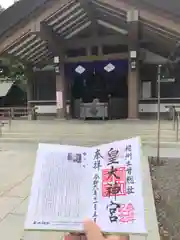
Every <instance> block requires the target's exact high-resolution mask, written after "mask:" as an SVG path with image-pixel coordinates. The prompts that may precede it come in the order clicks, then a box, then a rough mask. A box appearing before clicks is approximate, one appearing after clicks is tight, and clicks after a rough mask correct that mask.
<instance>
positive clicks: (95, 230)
mask: <svg viewBox="0 0 180 240" xmlns="http://www.w3.org/2000/svg"><path fill="white" fill-rule="evenodd" d="M84 231H85V235H86V238H87V240H105V239H106V240H128V239H129V237H128V236H108V237H107V238H106V237H104V236H103V234H102V232H101V229H100V228H99V227H98V225H97V224H96V223H94V222H93V221H91V220H86V221H85V222H84Z"/></svg>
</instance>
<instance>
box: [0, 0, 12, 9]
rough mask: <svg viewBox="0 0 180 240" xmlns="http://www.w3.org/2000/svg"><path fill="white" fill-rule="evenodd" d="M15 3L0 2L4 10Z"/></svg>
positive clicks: (2, 0)
mask: <svg viewBox="0 0 180 240" xmlns="http://www.w3.org/2000/svg"><path fill="white" fill-rule="evenodd" d="M13 3H14V0H0V5H1V6H2V7H3V8H8V7H9V6H11V5H12V4H13Z"/></svg>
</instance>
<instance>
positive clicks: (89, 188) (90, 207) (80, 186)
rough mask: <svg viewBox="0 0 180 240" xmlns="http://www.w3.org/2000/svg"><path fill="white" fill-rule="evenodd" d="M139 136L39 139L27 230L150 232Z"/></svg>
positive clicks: (26, 224) (26, 223)
mask: <svg viewBox="0 0 180 240" xmlns="http://www.w3.org/2000/svg"><path fill="white" fill-rule="evenodd" d="M140 153H141V149H140V139H139V138H138V137H137V138H132V139H128V140H123V141H116V142H113V143H110V144H105V145H100V146H97V147H92V148H86V147H78V146H63V145H54V144H39V148H38V151H37V158H36V166H35V172H34V177H33V182H32V189H31V196H30V201H29V208H28V213H27V218H26V222H25V229H26V230H50V231H51V230H56V231H67V232H71V231H83V224H82V222H83V220H84V219H85V218H90V219H92V220H93V221H95V222H96V223H97V224H98V225H99V226H100V227H101V229H102V231H103V232H107V233H139V234H145V233H146V226H145V216H144V201H143V194H142V177H141V175H142V173H141V161H140V155H141V154H140Z"/></svg>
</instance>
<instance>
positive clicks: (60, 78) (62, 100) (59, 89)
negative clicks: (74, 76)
mask: <svg viewBox="0 0 180 240" xmlns="http://www.w3.org/2000/svg"><path fill="white" fill-rule="evenodd" d="M58 67H59V72H58V70H57V67H56V109H57V118H65V117H66V89H65V73H64V62H61V63H60V64H59V66H58Z"/></svg>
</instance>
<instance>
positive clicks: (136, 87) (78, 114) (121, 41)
mask: <svg viewBox="0 0 180 240" xmlns="http://www.w3.org/2000/svg"><path fill="white" fill-rule="evenodd" d="M179 39H180V3H178V1H175V0H172V1H169V0H21V1H19V2H16V3H15V4H14V5H12V6H11V7H10V8H8V9H7V10H5V11H4V12H2V13H1V14H0V56H8V55H9V56H11V57H13V58H15V59H18V60H19V61H20V62H22V63H23V64H24V65H25V66H26V68H27V75H28V84H27V86H28V89H27V100H28V106H36V107H37V111H38V113H39V114H56V115H57V117H58V118H64V117H67V115H68V116H69V117H71V118H85V117H102V116H103V117H105V118H108V119H120V118H128V119H138V118H141V117H144V116H149V115H155V114H156V112H157V65H158V64H165V63H166V61H167V58H168V56H169V54H170V53H171V52H172V51H173V49H174V48H175V45H176V43H177V42H178V41H179ZM161 98H162V99H161V112H163V113H164V112H165V111H166V106H167V105H170V104H172V103H173V104H179V103H180V79H178V77H176V78H170V79H166V80H165V81H162V83H161Z"/></svg>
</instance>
